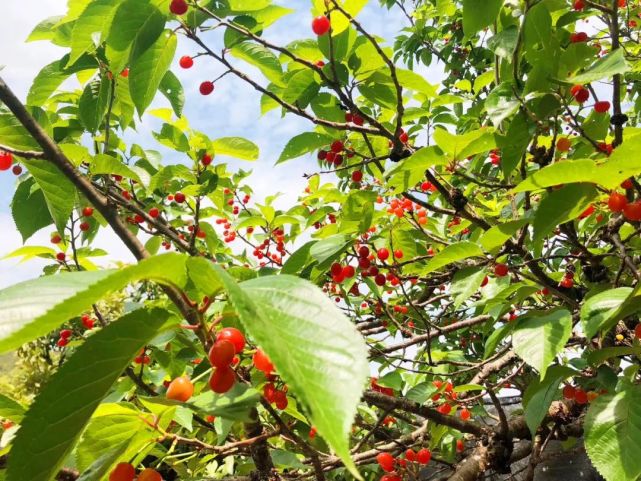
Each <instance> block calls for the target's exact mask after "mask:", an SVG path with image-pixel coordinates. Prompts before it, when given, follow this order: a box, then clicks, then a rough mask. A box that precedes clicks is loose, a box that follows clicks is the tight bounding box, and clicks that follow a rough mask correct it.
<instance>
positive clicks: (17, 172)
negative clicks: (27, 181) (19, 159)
mask: <svg viewBox="0 0 641 481" xmlns="http://www.w3.org/2000/svg"><path fill="white" fill-rule="evenodd" d="M11 172H13V175H20V174H22V166H20V165H14V166H13V168H12V169H11Z"/></svg>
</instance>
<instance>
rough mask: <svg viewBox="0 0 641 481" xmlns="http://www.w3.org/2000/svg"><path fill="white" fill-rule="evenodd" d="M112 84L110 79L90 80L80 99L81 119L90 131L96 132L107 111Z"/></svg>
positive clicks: (79, 110)
mask: <svg viewBox="0 0 641 481" xmlns="http://www.w3.org/2000/svg"><path fill="white" fill-rule="evenodd" d="M110 90H111V84H110V82H109V81H108V80H100V79H98V80H96V81H94V82H89V83H88V84H87V86H86V87H85V89H84V91H83V92H82V95H81V96H80V100H79V101H78V113H79V117H80V121H81V122H82V123H83V125H84V126H85V128H86V129H87V130H88V131H89V132H92V133H93V132H96V131H97V130H98V128H99V127H100V124H101V123H102V119H103V118H104V117H105V114H106V113H107V104H108V102H109V92H110Z"/></svg>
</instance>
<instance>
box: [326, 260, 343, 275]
mask: <svg viewBox="0 0 641 481" xmlns="http://www.w3.org/2000/svg"><path fill="white" fill-rule="evenodd" d="M329 272H331V274H332V276H339V275H341V274H342V272H343V266H342V265H340V264H339V263H338V262H334V263H333V264H332V266H331V267H330V268H329Z"/></svg>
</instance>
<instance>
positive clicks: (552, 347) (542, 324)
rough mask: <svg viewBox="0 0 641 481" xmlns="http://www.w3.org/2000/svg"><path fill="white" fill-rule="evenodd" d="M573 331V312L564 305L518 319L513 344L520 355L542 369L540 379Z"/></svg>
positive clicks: (530, 363) (543, 376) (533, 365)
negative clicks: (562, 307)
mask: <svg viewBox="0 0 641 481" xmlns="http://www.w3.org/2000/svg"><path fill="white" fill-rule="evenodd" d="M571 334H572V314H571V313H570V312H569V311H567V310H565V309H557V310H554V311H549V312H547V313H536V314H531V315H527V316H524V317H523V318H521V319H519V321H518V324H517V326H516V328H515V329H514V333H513V334H512V345H513V346H514V351H515V352H516V353H517V354H518V355H519V357H520V358H521V359H523V360H524V361H525V362H527V363H528V364H529V365H530V366H532V367H533V368H535V369H536V370H538V371H539V373H541V379H544V378H545V373H546V371H547V369H548V367H549V366H550V364H551V363H552V361H553V360H554V358H555V357H556V356H557V354H559V353H560V352H561V351H563V348H564V347H565V343H566V342H567V341H568V339H570V335H571Z"/></svg>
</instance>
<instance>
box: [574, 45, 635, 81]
mask: <svg viewBox="0 0 641 481" xmlns="http://www.w3.org/2000/svg"><path fill="white" fill-rule="evenodd" d="M629 70H630V65H628V63H627V62H626V60H625V51H624V50H623V49H616V50H613V51H612V52H610V53H609V54H607V55H606V56H604V57H601V58H599V59H598V60H597V61H596V62H595V63H594V64H593V65H592V66H590V67H589V68H588V69H586V70H585V72H583V73H580V74H579V75H575V76H573V77H569V78H567V79H566V80H565V81H566V82H568V83H571V84H572V85H576V84H588V83H590V82H595V81H597V80H601V79H606V78H610V77H613V76H614V75H616V74H623V73H626V72H627V71H629Z"/></svg>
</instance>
